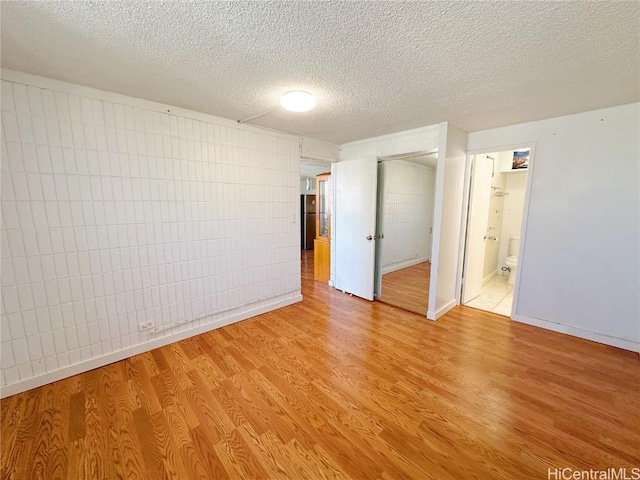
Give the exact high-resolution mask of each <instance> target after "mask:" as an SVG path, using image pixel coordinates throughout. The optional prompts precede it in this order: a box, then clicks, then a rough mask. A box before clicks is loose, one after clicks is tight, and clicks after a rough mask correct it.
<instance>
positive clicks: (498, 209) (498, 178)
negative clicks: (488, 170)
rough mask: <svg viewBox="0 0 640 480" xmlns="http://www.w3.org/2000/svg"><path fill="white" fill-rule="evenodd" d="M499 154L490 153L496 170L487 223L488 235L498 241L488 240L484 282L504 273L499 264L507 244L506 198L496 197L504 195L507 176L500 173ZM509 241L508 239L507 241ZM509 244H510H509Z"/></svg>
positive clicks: (485, 253)
mask: <svg viewBox="0 0 640 480" xmlns="http://www.w3.org/2000/svg"><path fill="white" fill-rule="evenodd" d="M499 155H500V154H499V153H490V154H489V155H488V156H489V157H491V158H493V159H494V167H495V170H494V172H493V178H492V179H491V186H492V187H494V188H492V189H491V192H490V194H491V197H490V198H489V219H488V222H487V235H489V236H494V237H497V238H498V240H497V241H496V240H486V241H485V244H484V245H485V250H484V269H483V274H482V278H483V281H486V280H490V279H491V278H492V277H493V276H494V274H496V273H498V274H500V273H502V272H501V271H500V265H499V263H498V259H499V252H500V248H501V247H502V245H503V244H504V242H505V238H504V235H503V234H502V220H503V218H504V199H505V197H502V196H496V192H502V193H504V184H505V176H506V175H503V174H502V173H500V171H499ZM507 240H508V239H507ZM507 243H508V242H507Z"/></svg>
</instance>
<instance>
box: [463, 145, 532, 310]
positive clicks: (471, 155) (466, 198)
mask: <svg viewBox="0 0 640 480" xmlns="http://www.w3.org/2000/svg"><path fill="white" fill-rule="evenodd" d="M522 148H528V149H529V150H530V152H529V167H528V168H527V184H526V187H525V192H524V206H523V209H522V225H521V227H520V248H519V249H518V258H519V259H521V260H522V258H523V255H522V254H523V252H524V250H525V245H526V241H527V240H526V239H527V236H526V232H527V223H528V217H529V204H530V198H531V185H532V182H533V174H534V167H535V156H536V142H535V141H527V142H522V143H516V144H508V145H498V146H495V147H490V148H481V149H478V150H468V151H467V160H466V167H465V178H464V193H463V202H462V207H463V211H462V226H461V229H460V248H459V251H458V275H457V285H456V302H457V304H458V305H460V304H461V303H462V275H463V273H464V266H465V262H466V258H465V255H466V239H467V226H468V224H469V218H468V217H469V202H470V194H471V180H472V178H471V173H472V168H471V165H472V162H473V161H474V160H475V156H476V155H484V154H489V153H498V152H507V151H511V150H518V149H522ZM522 266H523V265H522V261H520V262H519V266H518V271H517V272H516V280H515V285H514V289H513V304H512V306H511V315H510V319H512V318H513V315H514V314H517V313H518V298H519V293H520V278H521V276H522Z"/></svg>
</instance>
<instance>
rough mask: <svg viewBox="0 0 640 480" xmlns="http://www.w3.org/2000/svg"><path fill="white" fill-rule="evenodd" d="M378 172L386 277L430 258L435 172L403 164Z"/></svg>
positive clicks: (392, 163) (384, 165) (396, 162)
mask: <svg viewBox="0 0 640 480" xmlns="http://www.w3.org/2000/svg"><path fill="white" fill-rule="evenodd" d="M382 168H383V169H384V173H383V179H384V185H383V197H382V202H383V205H384V206H383V227H382V232H383V233H384V236H385V237H384V240H383V249H382V273H388V272H392V271H394V270H398V269H400V268H406V267H409V266H411V265H416V264H418V263H421V262H425V261H427V260H429V259H430V258H431V241H430V240H431V238H430V237H431V235H430V233H429V230H430V228H431V227H432V225H433V198H434V188H435V170H434V169H433V168H430V167H427V166H425V165H418V164H415V163H411V162H407V161H403V160H390V161H386V162H383V163H382Z"/></svg>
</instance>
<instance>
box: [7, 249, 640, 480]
mask: <svg viewBox="0 0 640 480" xmlns="http://www.w3.org/2000/svg"><path fill="white" fill-rule="evenodd" d="M302 264H303V271H304V278H303V294H304V297H305V300H304V302H302V303H300V304H296V305H293V306H290V307H287V308H283V309H281V310H278V311H275V312H270V313H268V314H265V315H261V316H258V317H255V318H253V319H250V320H246V321H244V322H240V323H237V324H234V325H230V326H228V327H225V328H223V329H219V330H215V331H213V332H210V333H207V334H203V335H200V336H197V337H194V338H190V339H188V340H184V341H181V342H178V343H175V344H172V345H168V346H166V347H162V348H159V349H157V350H154V351H152V352H148V353H145V354H142V355H138V356H135V357H132V358H130V359H127V360H125V361H121V362H118V363H114V364H112V365H109V366H106V367H103V368H99V369H96V370H93V371H91V372H88V373H85V374H82V375H77V376H75V377H72V378H68V379H65V380H62V381H59V382H56V383H53V384H51V385H47V386H44V387H42V388H38V389H34V390H31V391H29V392H25V393H23V394H19V395H14V396H12V397H10V398H8V399H5V400H3V401H2V404H1V412H2V417H1V427H2V431H1V439H2V449H1V468H2V470H1V473H2V475H1V476H2V479H16V480H17V479H19V480H23V479H39V478H41V479H63V478H68V479H74V480H75V479H116V478H124V479H152V480H155V479H173V478H175V479H225V478H258V479H270V478H274V479H349V478H353V479H376V478H382V479H429V478H432V479H439V480H440V479H466V478H480V479H485V478H486V479H510V480H511V479H527V478H531V479H545V478H548V477H547V471H548V470H547V469H548V468H554V467H571V468H575V469H590V468H594V469H604V468H606V467H623V466H638V465H640V432H639V430H640V359H639V356H638V355H637V354H634V353H631V352H626V351H623V350H618V349H615V348H612V347H607V346H604V345H600V344H596V343H592V342H588V341H585V340H580V339H576V338H572V337H568V336H564V335H561V334H558V333H554V332H549V331H545V330H541V329H537V328H534V327H530V326H527V325H524V324H519V323H517V322H513V321H510V320H508V319H506V318H504V317H500V316H497V315H493V314H490V313H484V312H480V311H477V310H473V309H468V308H464V307H461V308H456V309H454V310H453V311H452V312H451V313H449V314H448V315H446V316H445V317H443V318H442V319H441V320H439V321H438V322H430V321H428V320H426V319H425V318H424V317H420V316H418V315H415V314H411V313H408V312H405V311H403V310H399V309H396V308H393V307H390V306H388V305H383V304H380V303H378V302H375V303H370V302H367V301H364V300H360V299H358V298H355V297H350V296H348V295H345V294H343V293H341V292H339V291H337V290H334V289H330V288H329V287H327V286H326V285H323V284H320V283H318V282H314V281H313V279H312V276H313V268H312V256H307V255H305V256H304V257H303V262H302Z"/></svg>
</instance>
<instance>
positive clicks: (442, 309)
mask: <svg viewBox="0 0 640 480" xmlns="http://www.w3.org/2000/svg"><path fill="white" fill-rule="evenodd" d="M457 304H458V301H457V300H456V299H455V298H454V299H453V300H451V301H450V302H448V303H447V304H445V305H443V306H442V307H440V308H439V309H438V310H436V311H435V312H434V311H428V312H427V318H428V319H429V320H437V319H439V318H440V317H441V316H443V315H444V314H445V313H447V312H448V311H449V310H451V309H452V308H453V307H455V306H456V305H457Z"/></svg>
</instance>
